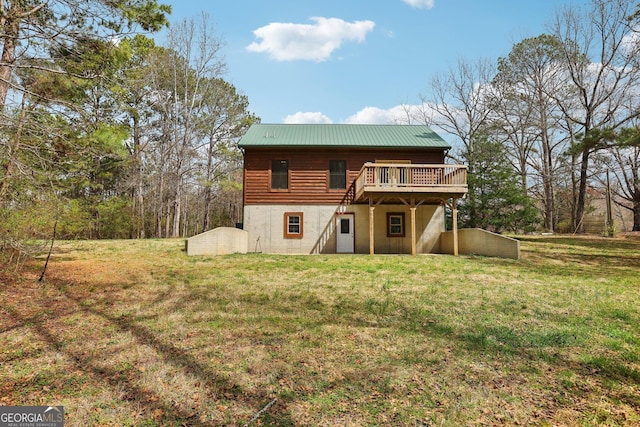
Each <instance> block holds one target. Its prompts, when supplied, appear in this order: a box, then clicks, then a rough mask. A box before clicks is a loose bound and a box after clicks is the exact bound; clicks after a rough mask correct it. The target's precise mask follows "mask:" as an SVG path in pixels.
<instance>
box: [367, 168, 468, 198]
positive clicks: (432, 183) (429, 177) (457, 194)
mask: <svg viewBox="0 0 640 427" xmlns="http://www.w3.org/2000/svg"><path fill="white" fill-rule="evenodd" d="M355 184H356V185H355V200H357V201H364V200H367V199H370V198H379V197H383V196H387V197H388V196H394V195H397V196H403V195H404V196H406V197H410V196H415V197H419V198H425V197H427V198H428V197H433V198H435V199H450V198H461V197H463V196H464V195H465V194H466V193H467V167H466V166H464V165H417V164H398V163H365V164H364V166H362V169H360V173H359V174H358V177H357V178H356V182H355Z"/></svg>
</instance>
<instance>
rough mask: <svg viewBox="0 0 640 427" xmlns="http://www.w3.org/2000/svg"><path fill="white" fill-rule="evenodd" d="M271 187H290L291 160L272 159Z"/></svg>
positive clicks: (278, 188)
mask: <svg viewBox="0 0 640 427" xmlns="http://www.w3.org/2000/svg"><path fill="white" fill-rule="evenodd" d="M271 189H272V190H287V189H289V161H288V160H271Z"/></svg>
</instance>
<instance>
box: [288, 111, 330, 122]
mask: <svg viewBox="0 0 640 427" xmlns="http://www.w3.org/2000/svg"><path fill="white" fill-rule="evenodd" d="M284 123H285V124H289V125H291V124H331V123H333V121H332V120H331V119H330V118H329V117H327V116H325V115H324V114H322V113H316V112H307V113H303V112H301V111H299V112H297V113H295V114H290V115H288V116H287V117H285V118H284Z"/></svg>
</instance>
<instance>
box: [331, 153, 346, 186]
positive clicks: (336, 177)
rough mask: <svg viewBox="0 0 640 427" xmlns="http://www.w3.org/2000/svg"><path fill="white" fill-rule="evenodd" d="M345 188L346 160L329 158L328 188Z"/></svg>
mask: <svg viewBox="0 0 640 427" xmlns="http://www.w3.org/2000/svg"><path fill="white" fill-rule="evenodd" d="M346 188H347V161H346V160H329V189H330V190H344V189H346Z"/></svg>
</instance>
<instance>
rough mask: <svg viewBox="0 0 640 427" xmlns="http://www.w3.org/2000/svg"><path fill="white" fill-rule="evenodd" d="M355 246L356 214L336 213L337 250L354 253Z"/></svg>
mask: <svg viewBox="0 0 640 427" xmlns="http://www.w3.org/2000/svg"><path fill="white" fill-rule="evenodd" d="M354 248H355V227H354V214H352V213H347V214H342V215H336V252H338V253H343V254H345V253H348V254H352V253H353V252H354Z"/></svg>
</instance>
